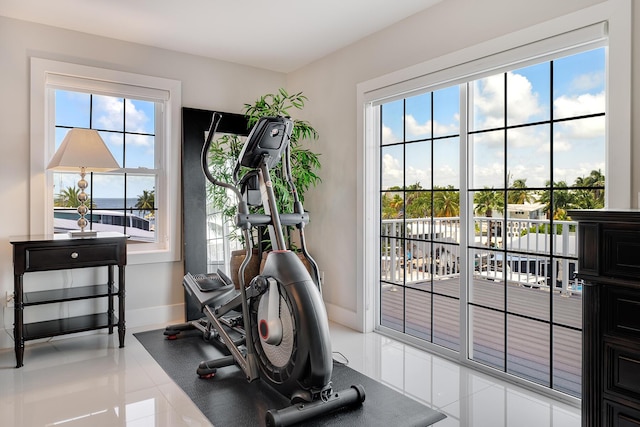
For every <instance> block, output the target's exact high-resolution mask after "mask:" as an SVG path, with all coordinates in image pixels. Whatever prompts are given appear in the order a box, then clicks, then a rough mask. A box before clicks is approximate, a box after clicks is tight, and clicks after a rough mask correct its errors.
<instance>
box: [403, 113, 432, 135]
mask: <svg viewBox="0 0 640 427" xmlns="http://www.w3.org/2000/svg"><path fill="white" fill-rule="evenodd" d="M404 120H405V125H406V127H407V134H408V135H410V136H413V137H416V136H424V135H431V120H427V121H426V122H425V123H424V124H420V123H418V121H417V120H416V119H415V117H413V116H412V115H411V114H407V115H406V116H404Z"/></svg>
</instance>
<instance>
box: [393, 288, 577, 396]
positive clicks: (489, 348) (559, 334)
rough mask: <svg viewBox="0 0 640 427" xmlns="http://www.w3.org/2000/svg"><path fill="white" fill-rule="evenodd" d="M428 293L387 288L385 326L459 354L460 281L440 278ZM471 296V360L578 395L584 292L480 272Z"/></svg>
mask: <svg viewBox="0 0 640 427" xmlns="http://www.w3.org/2000/svg"><path fill="white" fill-rule="evenodd" d="M430 291H431V285H430V283H429V282H422V283H415V284H411V285H407V286H404V287H403V286H397V285H396V286H384V287H383V291H382V295H381V324H382V325H383V326H386V327H389V328H392V329H395V330H398V331H401V332H405V333H407V334H409V335H412V336H415V337H418V338H422V339H425V340H427V341H431V342H433V343H435V344H438V345H442V346H444V347H447V348H450V349H453V350H456V351H461V349H460V339H459V333H460V332H459V319H460V305H459V292H460V282H459V279H458V278H451V279H444V280H436V281H434V283H433V292H434V293H435V295H434V294H432V293H431V292H430ZM437 294H441V295H437ZM443 295H444V296H443ZM432 298H433V301H432ZM469 299H470V302H472V303H474V304H476V306H470V308H469V320H470V322H469V324H470V325H472V326H471V330H470V340H469V341H470V347H471V348H470V349H469V357H470V358H471V359H472V360H475V361H477V362H480V363H483V364H485V365H489V366H492V367H494V368H496V369H499V370H502V371H506V372H509V373H512V374H514V375H517V376H520V377H523V378H526V379H528V380H530V381H533V382H536V383H539V384H543V385H546V386H551V387H553V388H554V389H556V390H558V391H562V392H565V393H568V394H571V395H573V396H578V397H579V396H580V387H581V385H580V384H581V366H582V334H581V331H580V330H575V329H571V328H578V329H579V328H581V325H582V309H581V305H582V298H581V295H580V294H573V295H568V296H565V295H561V294H560V293H553V294H550V293H549V291H548V290H547V291H545V290H541V289H535V288H527V287H522V286H520V285H516V284H511V283H510V284H508V285H507V286H506V289H505V285H504V283H501V282H495V281H492V280H487V279H485V278H480V277H477V278H474V280H473V283H472V286H471V292H470V298H469ZM432 302H433V304H432ZM485 307H489V308H485ZM432 310H433V316H432V313H431V311H432ZM496 310H499V311H496ZM403 318H404V320H403ZM505 331H506V334H505ZM551 349H553V350H551Z"/></svg>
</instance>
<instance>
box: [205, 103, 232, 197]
mask: <svg viewBox="0 0 640 427" xmlns="http://www.w3.org/2000/svg"><path fill="white" fill-rule="evenodd" d="M220 120H222V114H220V113H216V112H214V113H213V117H212V118H211V125H210V126H209V134H208V135H207V139H206V140H205V143H204V145H203V146H202V152H201V153H200V162H201V163H202V172H204V175H205V176H206V177H207V179H208V180H209V181H210V182H211V183H212V184H213V185H217V186H219V187H224V188H228V189H229V190H231V191H233V192H234V193H235V194H236V196H237V197H238V200H242V194H241V193H240V190H239V189H238V188H237V187H236V186H235V185H231V184H229V183H227V182H224V181H220V180H219V179H217V178H216V177H214V176H213V175H211V171H210V170H209V160H208V159H207V154H208V153H209V148H211V142H212V141H213V135H215V133H216V131H217V130H218V125H219V124H220Z"/></svg>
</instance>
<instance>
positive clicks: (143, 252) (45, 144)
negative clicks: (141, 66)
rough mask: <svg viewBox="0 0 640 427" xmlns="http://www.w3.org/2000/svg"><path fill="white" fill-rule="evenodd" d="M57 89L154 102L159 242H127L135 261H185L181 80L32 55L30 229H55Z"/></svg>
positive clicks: (39, 231) (130, 260)
mask: <svg viewBox="0 0 640 427" xmlns="http://www.w3.org/2000/svg"><path fill="white" fill-rule="evenodd" d="M55 89H65V90H71V91H73V90H76V91H82V92H90V93H94V94H103V95H111V96H113V95H116V96H121V97H124V98H133V99H143V100H148V101H154V102H156V103H157V104H156V105H157V107H156V111H157V112H156V120H160V123H161V124H159V125H158V124H156V129H157V134H156V137H155V138H156V150H158V149H159V150H160V151H159V152H158V160H157V161H158V163H159V164H158V165H157V169H158V170H159V173H158V181H157V188H156V189H155V194H156V197H155V200H156V205H157V207H158V210H159V211H160V212H161V215H159V223H158V224H157V225H156V226H157V228H156V230H157V233H158V236H157V241H156V242H153V243H136V244H131V245H128V246H127V254H128V256H129V257H128V260H127V262H128V263H129V264H144V263H152V262H172V261H179V260H180V257H181V250H180V249H181V245H180V242H181V234H180V232H181V224H182V219H181V209H180V206H181V203H180V152H181V150H180V141H181V136H180V129H181V127H180V108H181V106H182V89H181V82H180V81H177V80H171V79H165V78H160V77H151V76H145V75H141V74H134V73H128V72H123V71H117V70H109V69H103V68H96V67H90V66H85V65H78V64H71V63H66V62H59V61H52V60H47V59H42V58H31V160H30V161H31V167H30V169H31V170H30V172H31V173H30V197H29V202H30V206H29V207H30V209H29V212H30V215H29V220H30V221H29V231H30V233H31V234H32V235H39V234H50V233H53V173H52V172H51V171H47V170H46V165H47V163H48V162H49V160H50V159H51V157H52V156H53V154H54V152H55V126H54V119H55V117H54V115H55V98H54V92H55Z"/></svg>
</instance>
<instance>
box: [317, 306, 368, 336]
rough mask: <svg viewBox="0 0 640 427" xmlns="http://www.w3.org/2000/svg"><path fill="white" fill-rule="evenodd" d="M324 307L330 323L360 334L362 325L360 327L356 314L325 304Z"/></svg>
mask: <svg viewBox="0 0 640 427" xmlns="http://www.w3.org/2000/svg"><path fill="white" fill-rule="evenodd" d="M325 307H326V308H327V315H328V316H329V320H330V321H332V322H336V323H339V324H341V325H344V326H347V327H349V328H351V329H353V330H356V331H359V332H362V325H360V322H358V317H357V315H356V312H354V311H351V310H347V309H345V308H343V307H340V306H337V305H334V304H329V303H326V302H325Z"/></svg>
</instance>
